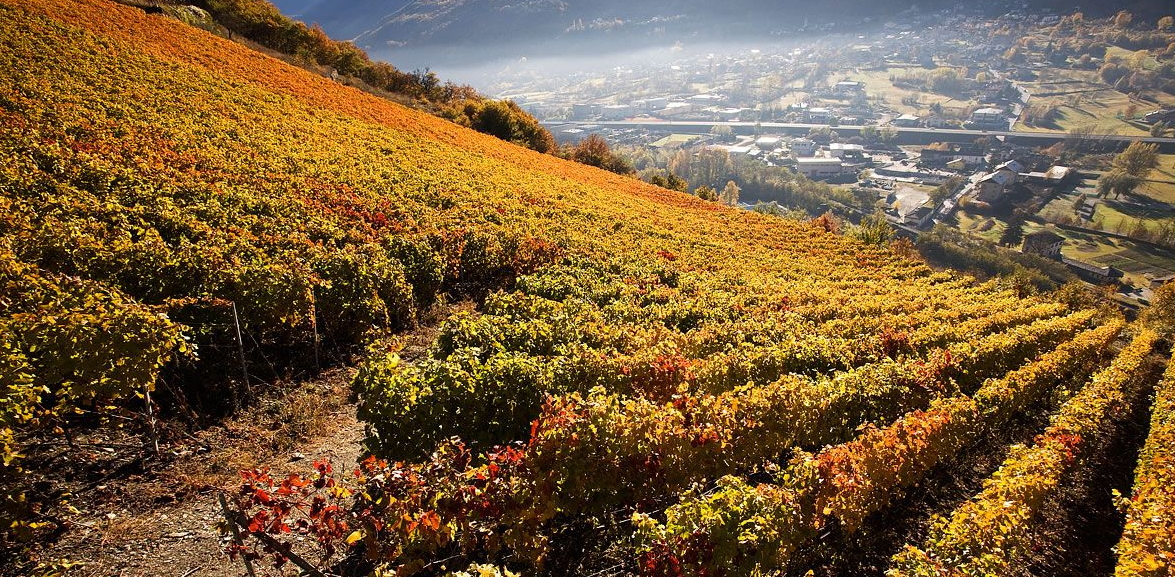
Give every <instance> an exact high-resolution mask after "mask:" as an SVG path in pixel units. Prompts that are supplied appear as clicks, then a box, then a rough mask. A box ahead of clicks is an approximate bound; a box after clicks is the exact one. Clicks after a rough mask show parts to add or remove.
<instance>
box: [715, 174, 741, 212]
mask: <svg viewBox="0 0 1175 577" xmlns="http://www.w3.org/2000/svg"><path fill="white" fill-rule="evenodd" d="M739 192H741V189H740V188H739V187H738V185H737V184H735V183H734V181H733V180H728V181H726V186H724V187H722V192H721V193H719V195H718V201H719V202H721V203H722V204H725V205H726V206H735V205H737V204H738V193H739Z"/></svg>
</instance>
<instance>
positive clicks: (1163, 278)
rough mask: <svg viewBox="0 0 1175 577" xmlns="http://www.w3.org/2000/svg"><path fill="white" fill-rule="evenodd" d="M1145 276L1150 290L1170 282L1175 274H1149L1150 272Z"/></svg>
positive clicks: (1174, 277)
mask: <svg viewBox="0 0 1175 577" xmlns="http://www.w3.org/2000/svg"><path fill="white" fill-rule="evenodd" d="M1146 278H1147V280H1149V281H1150V286H1151V290H1156V289H1158V288H1160V287H1162V286H1163V285H1165V284H1167V283H1169V282H1171V280H1173V279H1175V274H1165V275H1150V274H1148V275H1146Z"/></svg>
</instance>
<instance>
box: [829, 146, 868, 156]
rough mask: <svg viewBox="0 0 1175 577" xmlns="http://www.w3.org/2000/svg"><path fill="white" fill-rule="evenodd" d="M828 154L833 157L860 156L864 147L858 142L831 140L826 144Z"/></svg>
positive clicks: (863, 151)
mask: <svg viewBox="0 0 1175 577" xmlns="http://www.w3.org/2000/svg"><path fill="white" fill-rule="evenodd" d="M828 154H829V155H831V156H832V157H833V158H844V157H846V156H860V155H862V154H865V147H864V146H861V145H860V144H845V143H843V142H833V143H832V144H829V145H828Z"/></svg>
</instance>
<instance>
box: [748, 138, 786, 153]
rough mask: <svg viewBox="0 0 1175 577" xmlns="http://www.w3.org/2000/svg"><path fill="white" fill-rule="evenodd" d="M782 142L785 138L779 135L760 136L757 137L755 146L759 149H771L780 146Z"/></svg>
mask: <svg viewBox="0 0 1175 577" xmlns="http://www.w3.org/2000/svg"><path fill="white" fill-rule="evenodd" d="M782 142H783V139H782V138H780V137H778V136H760V137H759V138H757V139H755V146H757V147H758V148H759V150H768V151H770V150H775V149H777V148H779V145H780V144H782Z"/></svg>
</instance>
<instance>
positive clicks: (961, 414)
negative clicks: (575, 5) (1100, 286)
mask: <svg viewBox="0 0 1175 577" xmlns="http://www.w3.org/2000/svg"><path fill="white" fill-rule="evenodd" d="M1121 328H1122V324H1121V323H1120V322H1119V323H1111V324H1108V325H1105V326H1102V327H1099V328H1097V329H1094V330H1091V331H1087V332H1085V333H1083V334H1082V335H1080V336H1078V337H1077V338H1075V339H1073V340H1071V341H1068V342H1066V343H1064V344H1062V345H1061V346H1059V347H1058V348H1057V349H1055V350H1054V351H1052V352H1049V353H1047V354H1045V355H1044V356H1042V357H1041V358H1040V359H1039V360H1037V361H1034V362H1031V363H1029V364H1027V365H1025V366H1024V367H1022V368H1020V369H1018V370H1016V371H1014V372H1012V373H1009V374H1008V375H1007V376H1006V377H1004V378H1001V379H993V380H989V381H988V382H987V383H985V384H984V386H983V387H981V388H980V389H979V391H977V392H976V394H975V395H974V396H973V397H966V396H959V397H952V398H942V399H938V400H936V401H935V402H933V403H932V404H931V406H930V407H929V408H928V409H926V410H916V411H913V412H910V413H908V414H907V415H906V416H904V417H903V418H901V419H899V420H898V421H897V422H895V423H894V424H892V425H890V426H888V427H885V428H871V429H868V430H867V431H865V432H864V433H863V434H862V435H861V436H860V437H859V438H858V439H857V440H855V441H852V442H848V443H845V444H842V445H837V446H834V447H830V448H827V449H824V450H823V451H821V452H819V453H818V454H816V455H814V456H813V455H810V454H804V453H800V454H798V455H796V456H794V457H793V458H792V460H791V462H790V463H789V464H788V466H787V467H786V468H785V469H783V470H782V471H778V472H775V473H774V475H773V476H774V477H775V479H776V483H773V484H761V485H757V486H756V485H753V484H751V483H748V482H747V481H744V480H742V479H740V478H737V477H726V478H724V479H722V480H721V481H719V483H718V487H717V489H716V490H715V491H714V492H713V493H707V494H700V495H696V496H694V497H687V498H686V499H684V500H683V501H682V502H681V503H680V504H678V505H675V506H673V507H671V508H670V509H669V510H668V511H667V512H666V521H665V523H664V524H661V523H658V522H657V521H656V520H654V519H653V518H652V517H650V516H647V515H638V516H637V519H636V523H637V525H638V526H639V527H640V532H641V536H642V539H643V545H642V546H641V550H642V551H643V553H642V556H643V557H642V566H644V567H645V570H646V571H647V572H651V573H655V571H656V570H658V568H660V567H663V566H664V564H665V563H672V562H676V563H684V560H685V558H686V557H690V558H691V559H693V561H692V562H689V563H684V566H686V567H688V568H690V570H691V571H696V572H697V573H698V574H704V573H706V572H718V573H728V574H738V575H747V574H753V573H754V572H755V571H764V570H771V569H776V568H779V567H781V566H784V565H785V564H786V562H787V560H788V559H789V558H790V556H791V554H792V553H793V552H794V551H795V550H796V549H797V548H798V547H799V546H800V545H802V544H803V543H804V542H805V541H807V540H808V539H810V538H812V537H813V536H814V535H815V534H816V533H818V532H819V531H820V530H821V529H822V528H823V527H825V526H826V525H827V524H828V523H829V522H830V521H831V520H832V519H836V520H837V521H838V522H839V523H840V525H841V527H842V528H844V529H845V530H848V531H853V530H855V529H856V528H857V527H858V526H859V525H860V524H861V522H862V521H863V520H864V518H865V517H866V516H867V515H869V514H870V513H873V512H875V511H878V510H880V509H882V508H883V507H884V506H885V505H886V504H888V502H889V500H890V499H892V498H893V497H894V495H895V494H897V493H898V492H899V491H900V490H901V489H905V488H908V487H910V486H912V485H914V484H916V483H918V482H919V481H920V480H921V479H922V478H923V477H924V476H925V475H926V473H927V472H928V471H929V470H930V469H931V468H932V467H933V466H934V465H936V464H938V463H939V462H942V461H943V460H944V459H947V458H949V457H951V456H953V455H954V454H955V453H956V452H957V451H958V450H959V449H961V448H962V447H965V446H966V445H967V444H968V443H969V442H970V441H972V440H974V439H976V438H977V437H978V436H980V435H982V434H984V433H985V432H986V431H990V430H992V429H993V428H996V427H999V426H1000V424H1001V423H1003V422H1004V421H1005V420H1006V419H1008V418H1009V417H1011V416H1012V415H1015V414H1017V413H1021V412H1023V411H1025V410H1028V409H1029V408H1030V407H1031V406H1032V404H1033V403H1034V402H1035V401H1037V400H1038V399H1040V397H1041V396H1042V395H1044V394H1047V393H1048V392H1049V391H1050V390H1051V389H1052V388H1053V387H1055V386H1057V385H1059V384H1061V383H1064V382H1065V381H1066V380H1067V379H1070V378H1073V377H1075V376H1077V377H1079V376H1080V375H1081V374H1082V373H1083V372H1088V371H1087V370H1085V369H1084V367H1087V366H1088V365H1090V364H1092V363H1096V362H1097V361H1098V359H1099V358H1100V357H1101V355H1102V351H1104V350H1105V349H1106V348H1107V347H1108V346H1109V344H1110V343H1111V342H1112V341H1113V340H1114V338H1115V337H1116V335H1117V334H1118V332H1119V331H1120V330H1121ZM679 550H680V551H679ZM702 552H704V554H702Z"/></svg>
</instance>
